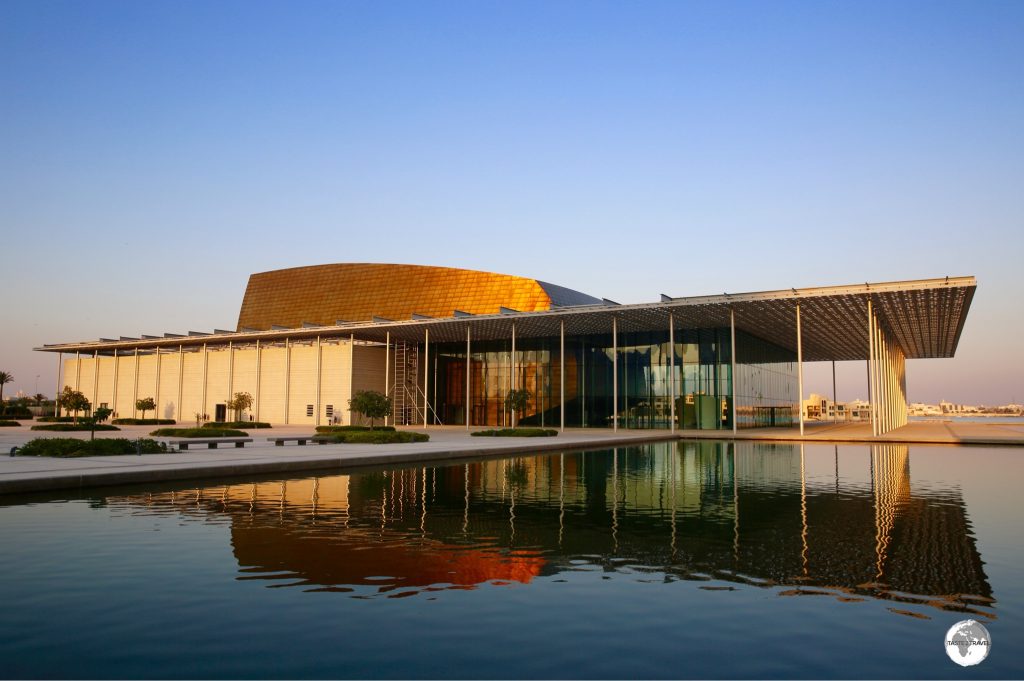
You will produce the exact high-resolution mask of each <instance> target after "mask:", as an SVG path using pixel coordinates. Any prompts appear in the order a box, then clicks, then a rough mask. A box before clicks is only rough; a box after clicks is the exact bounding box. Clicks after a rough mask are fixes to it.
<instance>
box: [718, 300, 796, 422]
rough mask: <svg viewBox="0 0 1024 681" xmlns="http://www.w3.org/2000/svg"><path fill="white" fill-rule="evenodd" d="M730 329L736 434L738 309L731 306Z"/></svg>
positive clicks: (731, 383)
mask: <svg viewBox="0 0 1024 681" xmlns="http://www.w3.org/2000/svg"><path fill="white" fill-rule="evenodd" d="M797 309H798V310H799V309H800V308H799V306H797ZM798 319H799V317H798ZM729 331H730V332H731V341H732V353H731V354H730V357H732V369H731V372H732V373H731V375H730V378H729V383H730V385H731V386H732V409H731V410H730V411H731V414H730V416H731V417H732V434H733V435H735V434H736V428H737V425H736V421H737V418H736V311H735V310H733V309H732V308H731V307H730V308H729Z"/></svg>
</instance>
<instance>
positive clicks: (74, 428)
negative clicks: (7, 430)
mask: <svg viewBox="0 0 1024 681" xmlns="http://www.w3.org/2000/svg"><path fill="white" fill-rule="evenodd" d="M32 430H50V431H57V432H59V433H71V432H76V433H77V432H85V433H88V432H90V431H93V430H97V431H98V430H121V429H120V428H118V427H117V426H112V425H110V424H107V423H97V424H96V425H95V426H91V425H89V424H87V423H47V424H46V425H42V426H32Z"/></svg>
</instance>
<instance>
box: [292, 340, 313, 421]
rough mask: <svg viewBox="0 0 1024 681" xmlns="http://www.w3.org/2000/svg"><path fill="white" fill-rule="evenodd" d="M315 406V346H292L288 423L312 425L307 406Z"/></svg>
mask: <svg viewBox="0 0 1024 681" xmlns="http://www.w3.org/2000/svg"><path fill="white" fill-rule="evenodd" d="M311 404H312V405H314V408H315V405H316V345H315V344H313V345H296V344H292V361H291V385H290V394H289V396H288V423H308V424H313V423H314V422H315V421H316V416H315V415H314V416H308V415H307V413H308V411H307V410H308V406H309V405H311Z"/></svg>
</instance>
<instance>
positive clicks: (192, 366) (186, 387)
mask: <svg viewBox="0 0 1024 681" xmlns="http://www.w3.org/2000/svg"><path fill="white" fill-rule="evenodd" d="M183 359H184V367H183V372H182V384H181V418H179V419H178V422H179V423H183V424H186V425H187V424H188V423H189V422H195V420H196V413H197V412H202V411H203V404H202V402H203V351H202V349H201V348H200V349H199V350H197V351H195V352H187V351H186V352H185V353H184V355H183Z"/></svg>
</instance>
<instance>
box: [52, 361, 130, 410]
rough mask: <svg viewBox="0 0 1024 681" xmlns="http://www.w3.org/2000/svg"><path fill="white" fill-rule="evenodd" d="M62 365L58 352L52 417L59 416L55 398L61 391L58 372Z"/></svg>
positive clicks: (58, 407) (58, 406)
mask: <svg viewBox="0 0 1024 681" xmlns="http://www.w3.org/2000/svg"><path fill="white" fill-rule="evenodd" d="M114 352H115V353H116V352H117V351H116V350H115V351H114ZM63 364H64V353H63V352H58V353H57V392H55V393H54V394H53V415H54V417H57V416H60V405H59V404H57V398H59V397H60V393H61V390H60V371H61V369H62V368H63V366H62V365H63Z"/></svg>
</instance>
